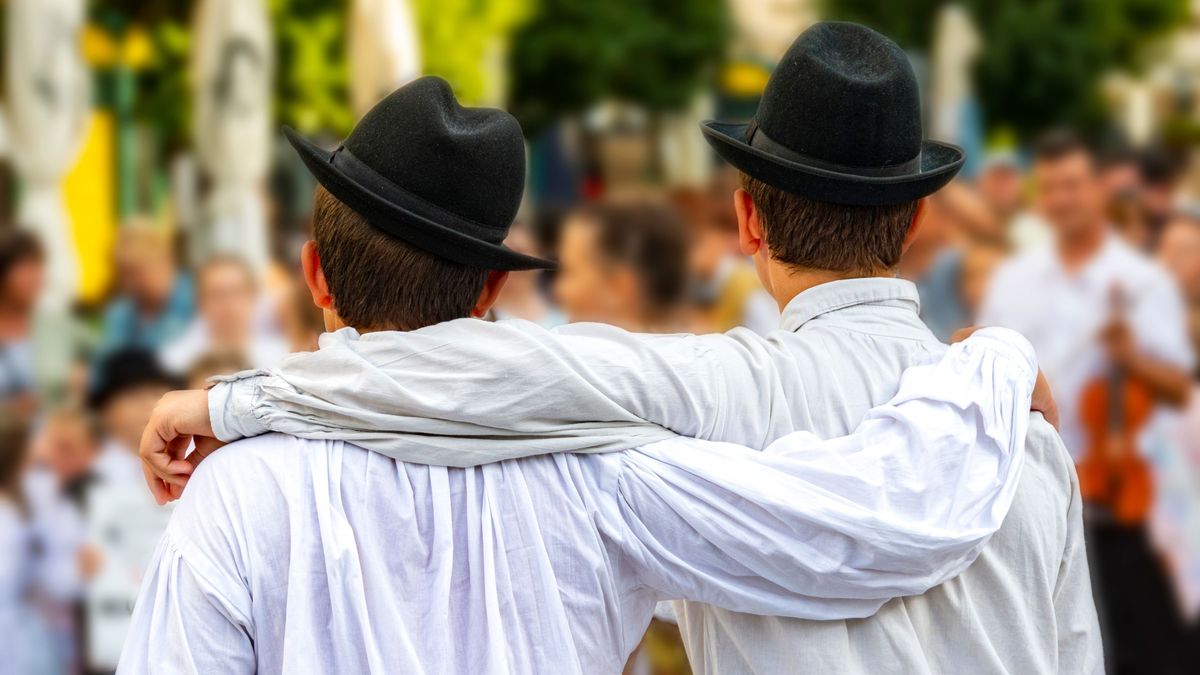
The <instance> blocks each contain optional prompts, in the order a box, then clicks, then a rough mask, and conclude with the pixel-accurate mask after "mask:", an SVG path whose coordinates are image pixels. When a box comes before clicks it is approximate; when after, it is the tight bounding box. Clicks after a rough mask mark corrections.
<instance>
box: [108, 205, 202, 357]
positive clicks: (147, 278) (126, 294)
mask: <svg viewBox="0 0 1200 675" xmlns="http://www.w3.org/2000/svg"><path fill="white" fill-rule="evenodd" d="M115 251H116V279H117V292H118V296H117V298H116V299H115V300H113V301H112V302H111V303H110V304H109V306H108V308H107V310H106V311H105V313H104V326H103V334H102V336H101V345H100V354H101V356H104V355H107V354H110V353H112V352H115V351H117V350H120V349H125V348H137V349H144V350H147V351H150V352H154V351H157V350H158V349H161V348H162V347H163V345H166V344H167V343H168V342H170V341H171V340H173V339H174V338H175V337H176V336H178V335H179V334H180V333H182V332H183V330H184V329H185V328H186V327H187V325H188V323H189V322H190V321H191V320H192V315H193V313H194V298H193V296H192V281H191V278H190V277H189V276H188V275H187V274H185V273H183V272H181V271H179V269H178V267H177V265H176V259H175V250H174V246H173V245H172V240H171V236H170V234H169V233H168V232H167V231H166V230H164V229H163V228H161V227H155V226H154V225H152V224H150V223H146V222H134V223H130V224H128V225H126V226H125V227H124V228H123V229H122V230H121V234H120V237H119V238H118V241H117V245H116V248H115Z"/></svg>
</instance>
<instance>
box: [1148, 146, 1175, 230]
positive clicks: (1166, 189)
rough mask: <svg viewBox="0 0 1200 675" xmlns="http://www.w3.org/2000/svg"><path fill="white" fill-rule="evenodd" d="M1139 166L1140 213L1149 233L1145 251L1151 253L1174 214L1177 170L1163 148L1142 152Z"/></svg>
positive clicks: (1153, 148) (1152, 148)
mask: <svg viewBox="0 0 1200 675" xmlns="http://www.w3.org/2000/svg"><path fill="white" fill-rule="evenodd" d="M1138 166H1139V169H1140V171H1141V179H1142V189H1141V204H1142V212H1143V214H1144V217H1145V221H1146V227H1147V230H1148V231H1149V237H1148V239H1147V242H1146V249H1145V250H1147V251H1153V250H1154V246H1155V245H1156V244H1157V243H1158V238H1159V237H1160V236H1161V235H1162V231H1163V229H1164V228H1165V227H1166V226H1167V223H1168V222H1169V221H1170V219H1171V215H1172V214H1173V212H1174V209H1175V196H1176V190H1177V189H1178V186H1179V179H1180V171H1179V170H1178V167H1177V166H1176V163H1175V161H1174V160H1173V159H1172V158H1171V156H1170V155H1169V154H1168V153H1167V151H1166V149H1164V148H1161V147H1151V148H1150V149H1148V150H1146V151H1145V152H1144V153H1142V156H1141V161H1140V162H1139V164H1138Z"/></svg>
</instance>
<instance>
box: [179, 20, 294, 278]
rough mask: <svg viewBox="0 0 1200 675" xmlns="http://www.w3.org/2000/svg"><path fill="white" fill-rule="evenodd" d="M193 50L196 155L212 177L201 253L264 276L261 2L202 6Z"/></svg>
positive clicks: (266, 65)
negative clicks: (236, 259) (227, 257)
mask: <svg viewBox="0 0 1200 675" xmlns="http://www.w3.org/2000/svg"><path fill="white" fill-rule="evenodd" d="M194 35H195V43H194V47H193V50H192V67H193V74H194V79H193V82H194V86H195V99H196V125H195V128H196V155H197V157H198V158H199V159H200V165H201V166H202V167H203V169H204V171H205V173H206V174H207V175H208V177H209V178H210V179H211V187H210V191H209V193H208V196H207V198H206V201H205V204H204V213H203V216H202V227H201V228H200V232H198V233H197V234H198V239H199V241H198V242H197V244H198V249H199V251H200V253H201V255H202V256H207V255H211V254H213V253H232V254H235V255H238V256H240V257H242V258H243V259H244V260H246V262H248V263H249V264H250V265H251V266H253V267H254V268H255V269H256V270H258V271H259V272H260V273H261V272H262V271H263V270H265V268H266V265H267V263H268V261H269V257H270V251H269V245H268V240H267V223H266V209H265V204H264V203H263V192H262V188H263V179H264V177H265V176H266V173H267V168H268V166H269V161H270V148H271V138H272V132H271V82H272V79H273V72H274V55H273V51H272V49H273V47H272V42H271V24H270V20H269V18H268V15H267V8H266V3H265V2H263V0H201V1H200V3H199V7H198V8H197V11H196V26H195V31H194Z"/></svg>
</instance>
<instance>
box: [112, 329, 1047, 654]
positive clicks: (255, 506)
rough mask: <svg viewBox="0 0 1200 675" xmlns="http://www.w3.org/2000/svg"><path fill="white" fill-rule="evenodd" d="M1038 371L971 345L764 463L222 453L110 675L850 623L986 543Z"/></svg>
mask: <svg viewBox="0 0 1200 675" xmlns="http://www.w3.org/2000/svg"><path fill="white" fill-rule="evenodd" d="M1035 368H1036V365H1035V361H1034V359H1033V356H1032V352H1031V351H1030V350H1029V349H1028V344H1027V343H1026V342H1025V341H1024V340H1023V339H1022V338H1020V337H1019V336H1016V335H1015V334H1013V333H1011V332H1008V333H1006V332H998V333H993V334H992V335H990V336H988V335H985V336H979V337H978V339H973V340H972V341H970V342H968V343H964V344H962V345H958V346H956V347H955V348H953V349H952V350H951V351H950V352H949V353H947V354H946V355H945V356H944V357H943V358H942V359H941V360H939V361H936V362H934V363H931V364H928V365H922V366H918V367H915V368H912V369H911V370H909V371H908V372H907V373H906V375H905V378H904V381H903V383H902V386H901V388H900V391H899V392H898V393H897V395H896V396H895V397H894V399H893V400H892V401H891V402H890V403H889V404H887V405H882V406H880V407H877V408H876V409H874V410H872V411H871V412H870V414H869V415H867V419H866V420H865V421H863V423H862V424H861V425H859V427H858V428H857V429H856V431H855V433H854V434H853V435H850V436H845V437H842V438H838V439H831V440H827V441H817V440H816V439H815V438H813V437H812V436H811V435H810V434H806V433H797V434H790V435H787V436H785V437H783V438H781V439H779V440H778V441H777V442H776V443H774V444H772V445H771V447H769V448H767V452H758V451H756V450H750V449H748V448H744V447H740V446H734V445H730V444H721V443H713V442H705V441H700V440H694V439H685V438H676V439H669V440H665V441H661V442H657V443H654V444H651V445H649V446H646V447H644V448H641V449H638V450H631V451H625V452H616V453H607V454H592V455H562V454H558V455H546V456H540V457H532V458H526V459H521V460H510V461H505V462H500V463H493V464H488V465H484V466H480V467H475V468H465V469H459V468H443V467H431V466H426V465H415V464H407V463H403V462H398V461H395V460H392V459H389V458H387V457H384V456H383V455H380V454H378V453H374V452H368V451H366V450H363V449H361V448H358V447H355V446H353V445H351V444H348V443H344V442H341V441H313V440H300V439H296V438H294V437H290V436H284V435H269V436H262V437H259V438H255V439H250V440H247V441H243V442H240V443H237V444H235V445H233V446H230V447H228V448H225V449H223V450H222V451H221V452H218V453H216V454H215V455H214V456H212V457H210V458H208V459H206V460H205V462H204V463H203V464H201V465H200V467H199V468H198V469H197V471H196V473H195V475H194V476H193V477H192V479H191V481H190V483H189V485H188V488H187V491H186V492H185V494H184V496H183V499H182V500H180V502H179V505H178V507H177V509H176V511H175V513H174V514H173V517H172V520H171V524H170V526H169V528H168V531H167V533H166V534H165V535H164V538H163V540H162V542H161V544H160V546H159V549H158V552H157V553H156V559H155V561H154V563H153V564H152V566H151V572H150V573H149V574H148V575H147V578H146V581H145V583H144V585H143V588H142V592H141V595H140V598H139V600H138V602H137V605H136V607H135V610H134V616H133V628H132V629H131V631H130V636H129V639H128V641H127V643H126V647H125V651H124V653H123V655H122V658H121V662H120V666H119V669H118V671H119V672H121V673H145V672H153V673H173V672H199V673H209V672H221V673H241V672H266V673H275V672H288V673H291V672H304V673H366V672H372V673H394V672H405V673H425V672H430V673H442V672H446V673H554V674H558V673H573V672H578V673H603V672H612V673H615V672H619V671H620V670H621V667H622V665H623V664H624V662H625V659H626V657H627V655H628V654H629V652H630V651H631V650H632V648H633V647H634V646H635V645H636V644H637V642H638V639H639V637H640V635H641V633H642V631H643V630H644V629H645V626H646V624H647V623H648V621H649V619H650V616H651V614H652V612H653V609H654V605H655V603H656V602H657V601H659V600H661V599H667V598H688V599H692V600H697V601H701V602H708V603H715V604H719V605H721V606H725V607H730V608H733V609H736V610H739V611H744V612H756V613H763V614H772V615H782V616H803V617H808V618H814V619H830V618H844V617H863V616H868V615H870V614H871V613H872V612H874V611H875V610H876V609H877V608H878V607H879V606H880V604H881V603H883V602H884V601H885V600H886V598H889V597H894V596H896V595H904V594H910V593H919V592H922V591H924V590H926V589H927V588H929V587H930V586H931V585H933V584H936V583H939V582H941V581H943V580H945V579H947V578H950V577H953V576H955V575H956V574H958V573H960V572H961V571H962V569H963V568H964V567H965V566H966V565H967V564H969V563H970V561H971V560H972V559H974V557H975V556H976V555H977V554H978V552H979V550H980V548H982V547H983V544H984V542H985V541H986V540H987V537H988V535H989V534H990V533H991V532H993V531H994V530H995V528H997V527H999V525H1000V522H1001V521H1002V520H1003V518H1004V514H1005V513H1006V512H1007V511H1008V508H1009V506H1010V504H1011V500H1012V497H1013V493H1014V492H1015V483H1016V481H1015V476H1016V475H1018V474H1019V473H1020V471H1021V463H1022V461H1023V457H1024V454H1023V453H1022V452H1021V449H1022V447H1023V443H1024V436H1025V429H1026V423H1027V421H1028V419H1029V418H1028V415H1027V414H1026V411H1027V410H1028V405H1029V394H1030V392H1031V390H1032V387H1033V380H1034V374H1035Z"/></svg>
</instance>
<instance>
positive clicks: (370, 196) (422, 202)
mask: <svg viewBox="0 0 1200 675" xmlns="http://www.w3.org/2000/svg"><path fill="white" fill-rule="evenodd" d="M283 132H284V135H285V136H287V139H288V141H289V142H290V143H291V144H292V146H293V147H294V148H296V152H298V153H299V154H300V158H301V159H302V160H304V163H305V165H307V166H308V169H309V171H311V172H312V174H313V176H314V177H315V178H316V179H317V182H319V183H320V184H321V185H323V186H324V187H325V189H326V190H329V192H330V193H331V194H332V195H333V196H334V197H336V198H337V199H338V200H339V201H341V202H342V203H344V204H346V205H347V206H349V207H350V208H351V209H353V210H354V211H356V212H358V213H359V214H360V215H362V216H363V217H364V218H366V219H367V221H368V222H369V223H371V225H372V226H374V227H376V228H378V229H380V230H383V231H384V232H386V233H388V234H390V235H392V236H394V237H397V238H398V239H402V240H403V241H405V242H407V243H409V244H411V245H413V246H415V247H417V248H420V249H422V250H425V251H428V252H430V253H432V254H434V255H437V256H440V257H442V258H446V259H448V260H453V261H454V262H458V263H461V264H464V265H469V266H471V267H479V268H483V269H489V270H523V269H537V268H551V267H554V263H553V262H551V261H549V260H543V259H541V258H535V257H532V256H527V255H523V254H521V253H517V252H516V251H513V250H512V249H510V248H508V247H506V246H505V245H504V244H503V242H504V238H505V236H507V235H508V228H509V226H510V225H512V222H513V218H515V217H516V214H517V208H518V207H519V206H520V205H521V195H522V193H523V191H524V189H525V139H524V136H523V135H522V133H521V126H520V125H519V124H518V123H517V120H516V118H514V117H513V116H512V115H510V114H508V113H506V112H504V111H503V110H496V109H494V108H464V107H463V106H461V105H459V104H458V101H457V100H455V98H454V93H453V92H452V91H451V90H450V85H449V84H447V83H446V81H445V80H443V79H441V78H438V77H422V78H420V79H418V80H415V81H413V82H411V83H409V84H407V85H405V86H403V87H401V88H399V89H397V90H396V91H394V92H392V93H391V94H389V95H388V96H387V97H386V98H384V99H383V100H382V101H380V102H379V103H378V104H376V105H375V107H374V108H372V109H371V110H370V111H369V112H368V113H367V114H366V115H364V116H363V118H362V119H361V120H359V121H358V124H356V125H355V127H354V129H353V130H352V131H351V132H350V135H349V136H347V137H346V140H345V141H343V142H342V144H341V145H340V146H338V148H337V149H335V150H333V151H330V150H325V149H322V148H321V147H319V146H317V145H316V144H315V143H312V142H311V141H309V140H308V139H306V138H304V137H303V136H301V135H300V134H298V133H296V131H294V130H293V129H290V128H286V127H285V128H284V130H283Z"/></svg>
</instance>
